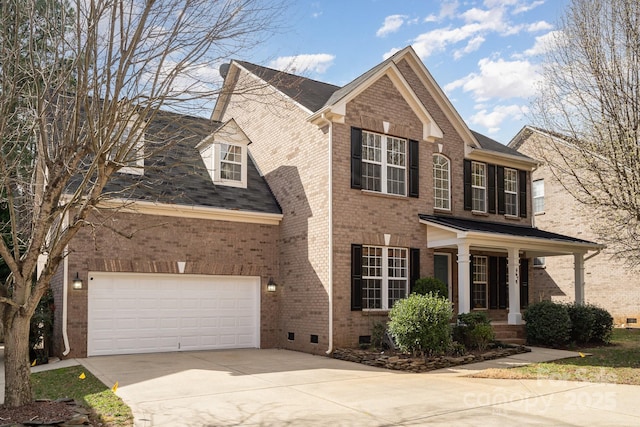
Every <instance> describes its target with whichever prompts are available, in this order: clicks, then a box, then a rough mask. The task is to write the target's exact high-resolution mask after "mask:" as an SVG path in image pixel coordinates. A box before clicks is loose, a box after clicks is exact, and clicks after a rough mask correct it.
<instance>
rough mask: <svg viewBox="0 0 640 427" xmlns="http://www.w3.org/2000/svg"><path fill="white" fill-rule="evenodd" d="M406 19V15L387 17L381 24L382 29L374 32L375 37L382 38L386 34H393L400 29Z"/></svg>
mask: <svg viewBox="0 0 640 427" xmlns="http://www.w3.org/2000/svg"><path fill="white" fill-rule="evenodd" d="M407 18H408V16H406V15H390V16H387V17H386V18H385V19H384V23H383V24H382V27H380V28H378V31H376V36H378V37H384V36H386V35H387V34H391V33H395V32H396V31H398V30H399V29H400V27H402V24H404V21H405V19H407Z"/></svg>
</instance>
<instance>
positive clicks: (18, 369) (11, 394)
mask: <svg viewBox="0 0 640 427" xmlns="http://www.w3.org/2000/svg"><path fill="white" fill-rule="evenodd" d="M29 321H30V319H29V317H27V316H25V315H23V314H22V313H20V312H18V313H15V315H14V316H13V318H12V319H11V321H9V322H6V323H5V324H4V325H3V326H4V379H5V386H4V404H5V405H6V406H9V407H16V406H22V405H26V404H27V403H31V402H32V400H33V394H32V390H31V379H30V377H31V368H30V363H29Z"/></svg>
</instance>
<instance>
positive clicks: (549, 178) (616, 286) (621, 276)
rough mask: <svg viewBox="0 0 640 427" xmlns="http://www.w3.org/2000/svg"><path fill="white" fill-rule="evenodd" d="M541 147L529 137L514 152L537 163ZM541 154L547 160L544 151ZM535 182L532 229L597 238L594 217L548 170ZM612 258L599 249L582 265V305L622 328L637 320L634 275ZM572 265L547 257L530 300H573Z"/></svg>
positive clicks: (639, 291)
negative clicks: (539, 195) (538, 202)
mask: <svg viewBox="0 0 640 427" xmlns="http://www.w3.org/2000/svg"><path fill="white" fill-rule="evenodd" d="M543 148H544V137H543V136H542V135H540V134H539V133H537V132H534V133H533V134H531V136H529V137H528V138H527V139H525V140H524V141H523V143H522V145H521V146H520V148H519V151H521V152H522V153H524V154H527V155H529V156H531V157H534V158H541V156H540V155H539V154H540V152H539V150H540V149H543ZM545 154H546V155H547V156H549V155H551V153H550V150H546V152H545ZM538 179H544V191H545V195H544V199H545V200H544V203H545V211H544V213H543V214H538V215H535V225H536V226H537V227H539V228H542V229H544V230H549V231H555V232H558V233H562V234H566V235H568V236H573V237H577V238H580V239H585V240H590V241H594V242H597V241H598V236H597V235H596V233H595V232H593V230H592V228H591V227H592V225H593V223H592V221H593V220H594V218H595V217H596V215H593V214H592V212H590V208H588V207H585V206H583V205H581V204H579V203H578V202H577V201H576V200H574V199H573V198H572V197H571V195H570V194H568V193H567V191H566V190H565V189H564V188H563V187H562V185H561V184H560V182H558V180H557V179H556V178H555V177H554V176H553V173H552V172H551V170H550V169H549V167H548V166H546V165H544V164H543V165H541V166H540V167H539V168H538V169H537V170H536V171H535V172H534V173H533V180H538ZM614 255H615V253H614V251H613V250H611V249H605V250H604V251H602V253H600V254H599V255H597V256H595V257H594V258H591V259H589V260H587V261H586V262H585V264H584V266H585V301H586V302H588V303H592V304H595V305H598V306H600V307H603V308H605V309H606V310H608V311H609V312H610V313H611V315H612V316H613V317H614V321H615V323H616V324H619V325H620V324H624V323H626V319H627V318H637V319H639V320H640V275H639V274H638V271H634V270H631V269H630V268H629V267H628V266H626V265H625V262H624V260H621V259H617V258H615V257H614ZM573 262H574V261H573V256H559V257H547V258H546V265H545V268H534V269H533V278H534V283H535V287H534V289H532V295H531V297H532V299H531V301H532V302H535V301H540V300H543V299H544V300H555V301H565V302H572V301H574V299H575V286H574V270H573ZM631 326H633V325H631Z"/></svg>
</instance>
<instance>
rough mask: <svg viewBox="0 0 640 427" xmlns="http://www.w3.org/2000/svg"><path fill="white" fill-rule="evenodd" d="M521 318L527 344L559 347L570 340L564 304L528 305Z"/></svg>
mask: <svg viewBox="0 0 640 427" xmlns="http://www.w3.org/2000/svg"><path fill="white" fill-rule="evenodd" d="M523 317H524V320H525V321H526V322H527V323H526V331H527V342H528V343H529V344H541V345H547V346H551V347H559V346H562V345H565V344H567V343H568V342H569V339H570V338H571V319H570V318H569V313H568V311H567V307H566V306H565V305H564V304H557V303H554V302H551V301H540V302H538V303H535V304H530V305H529V307H528V308H527V311H526V312H525V313H524V316H523Z"/></svg>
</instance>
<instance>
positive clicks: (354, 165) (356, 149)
mask: <svg viewBox="0 0 640 427" xmlns="http://www.w3.org/2000/svg"><path fill="white" fill-rule="evenodd" d="M351 188H362V129H359V128H351Z"/></svg>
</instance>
